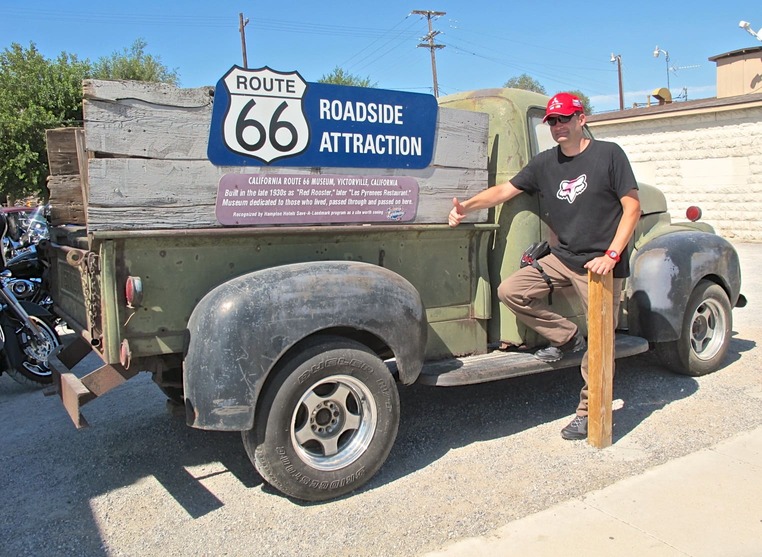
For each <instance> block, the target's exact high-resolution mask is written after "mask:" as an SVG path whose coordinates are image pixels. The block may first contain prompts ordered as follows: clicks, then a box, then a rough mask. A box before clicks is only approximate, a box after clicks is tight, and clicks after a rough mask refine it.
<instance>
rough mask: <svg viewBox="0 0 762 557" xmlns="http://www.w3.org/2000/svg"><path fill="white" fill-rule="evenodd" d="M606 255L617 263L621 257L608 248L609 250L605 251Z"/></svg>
mask: <svg viewBox="0 0 762 557" xmlns="http://www.w3.org/2000/svg"><path fill="white" fill-rule="evenodd" d="M606 255H608V256H609V257H610V258H611V259H613V260H614V261H616V262H617V263H619V260H620V259H621V257H619V254H618V253H617V252H615V251H614V250H613V249H610V250H609V251H607V252H606Z"/></svg>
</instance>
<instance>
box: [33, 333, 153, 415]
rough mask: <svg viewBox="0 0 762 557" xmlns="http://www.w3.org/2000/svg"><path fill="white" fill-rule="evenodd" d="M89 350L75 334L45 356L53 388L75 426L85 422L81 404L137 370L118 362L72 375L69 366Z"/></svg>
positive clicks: (134, 373) (85, 343)
mask: <svg viewBox="0 0 762 557" xmlns="http://www.w3.org/2000/svg"><path fill="white" fill-rule="evenodd" d="M91 353H92V348H91V347H90V346H89V345H88V344H87V342H86V341H85V340H84V339H82V338H81V337H78V338H75V339H74V341H72V342H70V343H69V344H67V345H66V346H59V347H58V348H56V349H55V350H54V351H53V352H52V353H51V354H50V356H49V357H48V363H49V364H50V367H51V369H52V371H53V381H54V383H55V385H56V390H57V392H58V394H59V396H60V397H61V401H62V402H63V406H64V408H65V409H66V412H67V414H69V417H70V418H71V420H72V422H74V425H75V426H76V427H77V428H83V427H87V426H88V425H89V424H88V423H87V420H86V419H85V418H84V416H83V415H82V412H81V411H80V409H81V408H82V406H84V405H85V404H87V403H88V402H90V401H92V400H94V399H95V398H97V397H98V396H100V395H102V394H104V393H106V392H108V391H110V390H111V389H113V388H115V387H118V386H119V385H121V384H122V383H124V382H125V381H127V380H128V379H130V378H132V377H134V376H135V375H137V373H138V372H137V371H128V370H125V369H124V368H123V367H122V366H120V365H115V366H112V365H109V364H104V365H103V366H101V367H99V368H97V369H95V370H94V371H92V372H90V373H88V374H87V375H85V376H84V377H82V378H79V377H77V376H76V375H74V374H73V373H72V372H71V369H72V368H74V367H75V366H76V365H77V364H78V363H79V362H81V361H82V360H83V359H84V358H85V357H87V356H88V355H89V354H91Z"/></svg>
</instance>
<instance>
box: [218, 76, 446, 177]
mask: <svg viewBox="0 0 762 557" xmlns="http://www.w3.org/2000/svg"><path fill="white" fill-rule="evenodd" d="M437 114H438V105H437V101H436V99H435V98H434V97H433V96H432V95H425V94H421V93H408V92H403V91H390V90H384V89H375V88H370V87H350V86H346V85H333V84H328V83H307V82H305V81H304V80H303V79H302V77H301V76H300V75H299V73H297V72H288V73H287V72H278V71H275V70H272V69H270V68H268V67H263V68H259V69H256V70H247V69H244V68H240V67H238V66H233V68H231V69H230V70H229V71H228V72H227V73H226V74H225V76H223V78H222V79H220V80H219V82H218V83H217V87H216V89H215V94H214V106H213V108H212V122H211V126H210V130H209V144H208V147H207V155H208V157H209V160H210V161H211V162H212V164H215V165H218V166H262V165H268V166H269V165H272V166H294V167H298V166H302V167H354V168H402V169H405V168H425V167H426V166H428V165H429V164H430V162H431V160H432V157H433V152H434V142H435V137H436V122H437Z"/></svg>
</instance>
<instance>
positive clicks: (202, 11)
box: [0, 0, 762, 112]
mask: <svg viewBox="0 0 762 557" xmlns="http://www.w3.org/2000/svg"><path fill="white" fill-rule="evenodd" d="M687 6H689V7H687ZM413 10H431V11H439V12H446V15H443V16H441V17H438V18H436V19H434V20H433V27H434V29H435V30H437V31H440V34H439V35H437V37H436V43H437V44H443V45H445V47H444V48H441V49H437V51H436V64H437V75H438V82H439V90H440V95H444V94H449V93H456V92H460V91H467V90H471V89H481V88H486V87H499V86H502V85H503V83H505V81H507V80H508V79H509V78H511V77H514V76H518V75H520V74H522V73H527V74H529V75H531V76H532V77H534V78H535V79H536V80H537V81H539V82H540V83H541V84H542V85H543V86H544V87H545V88H546V90H547V92H548V93H549V94H552V93H555V92H557V91H561V90H565V89H578V90H581V91H582V92H584V93H585V94H587V95H588V96H589V97H590V99H591V102H592V104H593V106H594V107H595V110H596V111H599V112H600V111H606V110H613V109H616V108H618V106H619V100H618V99H619V94H618V84H617V66H616V64H614V63H611V62H610V59H611V55H612V53H613V54H618V55H620V56H621V60H622V74H623V83H624V91H625V95H624V96H625V106H632V104H633V103H635V102H639V103H641V102H645V100H646V98H647V96H648V94H649V93H650V92H651V91H653V90H654V89H657V88H659V87H665V86H666V85H667V76H668V75H669V82H670V89H671V91H672V95H673V97H680V96H682V95H684V94H685V93H686V92H687V98H688V99H691V100H692V99H698V98H706V97H713V96H714V95H715V93H716V80H715V64H714V63H713V62H710V61H709V60H708V58H709V57H710V56H714V55H717V54H721V53H724V52H729V51H732V50H736V49H740V48H744V47H754V46H762V42H760V41H758V40H757V39H755V38H754V37H753V36H751V35H750V34H748V33H746V32H745V31H744V30H742V29H741V28H739V27H738V22H739V21H740V20H746V21H749V22H751V24H752V28H753V29H754V30H755V31H758V30H759V29H760V27H762V2H760V0H754V1H752V0H726V1H724V2H710V1H709V0H694V1H693V2H690V3H688V2H664V1H663V0H660V1H656V0H640V1H639V2H627V3H621V2H614V1H609V2H599V1H588V2H577V3H571V2H555V1H554V2H548V1H536V2H510V1H503V2H488V1H484V0H471V1H469V2H456V1H454V0H426V1H420V0H416V1H414V2H408V1H398V2H395V1H387V2H361V1H358V0H353V1H344V0H341V1H331V0H323V1H322V2H316V1H307V0H302V1H297V0H280V1H276V2H274V1H272V0H268V1H261V0H260V1H250V0H249V1H244V0H239V1H236V2H231V1H227V0H218V1H216V2H210V1H209V0H204V1H201V0H184V1H182V2H181V1H164V2H161V1H157V0H153V1H151V2H148V1H144V0H132V1H131V2H92V1H83V0H70V1H68V2H61V1H60V0H58V1H55V2H53V1H49V0H40V1H36V0H35V1H29V2H19V1H18V0H12V1H11V0H0V48H1V49H5V48H6V47H8V46H10V44H11V43H13V42H17V43H20V44H22V45H24V46H28V45H29V43H30V42H34V43H35V45H36V46H37V48H38V49H39V50H40V51H41V52H42V53H43V54H44V55H45V56H47V57H49V58H54V57H56V56H57V55H58V54H59V53H60V52H61V51H66V52H68V53H70V54H76V55H77V56H78V57H80V58H89V59H91V60H95V59H97V58H99V57H101V56H108V55H110V54H112V53H113V52H116V51H122V49H124V48H126V47H129V46H130V45H131V44H132V43H133V42H134V41H135V39H137V38H142V39H145V40H146V41H147V43H148V47H147V51H148V52H149V53H150V54H153V55H155V56H159V57H160V58H161V61H162V62H163V63H164V64H165V65H166V66H168V67H169V68H170V69H174V70H176V71H177V72H178V74H179V76H180V83H181V85H182V86H183V87H199V86H202V85H214V84H215V83H216V82H217V80H218V79H219V78H220V77H221V76H222V75H223V74H224V73H225V72H226V71H227V70H228V69H229V68H230V67H231V66H232V65H234V64H239V65H240V64H241V63H242V53H241V37H240V34H239V32H238V14H239V13H241V12H242V13H243V14H244V15H245V17H247V18H248V19H249V23H248V25H247V26H246V43H247V54H248V65H249V67H250V68H256V67H261V66H265V65H266V66H269V67H271V68H273V69H275V70H279V71H293V70H296V71H299V73H300V74H301V75H302V76H303V77H304V78H305V79H306V80H307V81H317V80H318V79H319V78H320V77H321V76H323V75H325V74H328V73H330V72H331V71H332V70H333V68H334V67H336V66H339V67H341V68H343V69H345V70H346V71H349V72H350V73H352V74H354V75H357V76H359V77H369V78H370V79H371V81H373V82H376V84H377V86H378V87H381V88H385V89H399V90H405V91H415V92H431V91H432V68H431V57H430V53H429V49H427V48H419V47H418V46H417V45H418V44H419V43H420V42H421V40H420V39H421V37H423V36H424V35H425V34H426V33H427V32H428V27H427V21H426V19H425V18H423V17H421V16H418V15H411V12H412V11H413ZM657 45H658V46H659V48H660V49H661V50H663V51H666V52H668V53H669V61H668V62H667V59H666V58H665V56H664V54H663V53H660V56H659V57H658V58H654V56H653V52H654V48H655V47H656V46H657Z"/></svg>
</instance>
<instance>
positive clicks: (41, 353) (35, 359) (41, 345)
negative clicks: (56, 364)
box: [21, 316, 58, 377]
mask: <svg viewBox="0 0 762 557" xmlns="http://www.w3.org/2000/svg"><path fill="white" fill-rule="evenodd" d="M29 318H30V319H32V320H33V321H34V322H35V324H36V325H37V327H38V328H39V329H40V332H41V333H42V336H43V337H45V338H44V340H40V339H38V338H37V337H35V336H33V335H31V334H29V333H28V332H27V331H22V335H23V336H22V339H21V340H22V345H23V350H24V354H26V356H27V359H26V360H24V362H22V364H21V365H22V366H24V369H26V370H27V371H29V372H30V373H33V374H35V375H38V376H40V377H47V376H48V375H50V374H51V371H50V367H49V366H48V356H50V353H51V352H52V351H53V348H55V347H56V346H58V340H57V339H56V336H55V334H54V333H53V332H52V331H51V330H50V329H49V328H48V327H47V325H46V324H45V323H44V322H42V320H40V319H38V318H37V317H34V316H30V317H29Z"/></svg>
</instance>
